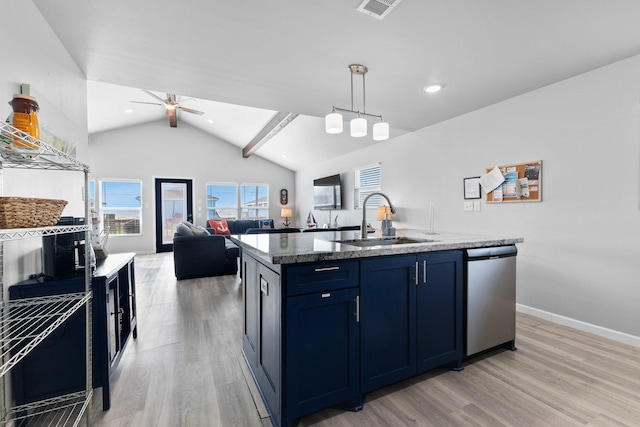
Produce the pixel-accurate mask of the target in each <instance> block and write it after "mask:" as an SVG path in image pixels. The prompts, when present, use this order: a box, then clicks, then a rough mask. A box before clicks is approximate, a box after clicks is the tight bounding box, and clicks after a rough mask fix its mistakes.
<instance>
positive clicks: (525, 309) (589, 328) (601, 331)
mask: <svg viewBox="0 0 640 427" xmlns="http://www.w3.org/2000/svg"><path fill="white" fill-rule="evenodd" d="M516 310H517V311H519V312H521V313H525V314H530V315H532V316H536V317H540V318H541V319H544V320H548V321H550V322H553V323H558V324H560V325H564V326H568V327H570V328H574V329H577V330H579V331H584V332H589V333H591V334H594V335H598V336H601V337H604V338H609V339H612V340H614V341H618V342H621V343H624V344H629V345H632V346H634V347H639V348H640V337H637V336H634V335H630V334H627V333H624V332H619V331H614V330H613V329H607V328H603V327H602V326H597V325H593V324H591V323H586V322H582V321H580V320H576V319H572V318H570V317H565V316H561V315H559V314H554V313H550V312H548V311H544V310H539V309H537V308H533V307H529V306H526V305H522V304H516Z"/></svg>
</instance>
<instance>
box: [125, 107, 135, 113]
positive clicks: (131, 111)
mask: <svg viewBox="0 0 640 427" xmlns="http://www.w3.org/2000/svg"><path fill="white" fill-rule="evenodd" d="M124 112H125V113H127V114H131V113H133V110H132V109H131V108H129V109H128V110H124Z"/></svg>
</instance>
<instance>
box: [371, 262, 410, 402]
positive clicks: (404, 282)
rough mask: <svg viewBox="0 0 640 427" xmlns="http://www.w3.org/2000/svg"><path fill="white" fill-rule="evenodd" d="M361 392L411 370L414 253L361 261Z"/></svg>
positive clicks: (398, 378)
mask: <svg viewBox="0 0 640 427" xmlns="http://www.w3.org/2000/svg"><path fill="white" fill-rule="evenodd" d="M360 277H361V282H360V336H361V345H362V350H361V351H362V354H361V361H362V362H361V363H362V365H361V375H362V378H361V384H362V392H363V393H366V392H368V391H371V390H374V389H377V388H380V387H384V386H385V385H388V384H391V383H394V382H396V381H400V380H403V379H405V378H409V377H411V376H413V375H415V373H416V347H415V342H416V340H415V333H416V314H415V295H416V288H417V286H416V280H417V279H416V257H415V256H414V255H406V256H404V255H403V256H392V257H384V258H375V259H363V260H362V261H361V262H360Z"/></svg>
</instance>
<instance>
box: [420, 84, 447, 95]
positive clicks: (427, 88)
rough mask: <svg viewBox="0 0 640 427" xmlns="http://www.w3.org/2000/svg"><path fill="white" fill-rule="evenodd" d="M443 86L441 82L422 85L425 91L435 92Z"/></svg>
mask: <svg viewBox="0 0 640 427" xmlns="http://www.w3.org/2000/svg"><path fill="white" fill-rule="evenodd" d="M443 87H444V85H443V84H442V83H431V84H428V85H426V86H425V87H424V91H425V92H427V93H436V92H440V90H441V89H442V88H443Z"/></svg>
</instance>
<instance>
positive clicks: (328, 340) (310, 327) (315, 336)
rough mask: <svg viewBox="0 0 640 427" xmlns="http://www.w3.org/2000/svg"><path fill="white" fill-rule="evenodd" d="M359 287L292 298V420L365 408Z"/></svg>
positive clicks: (289, 309)
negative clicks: (333, 410)
mask: <svg viewBox="0 0 640 427" xmlns="http://www.w3.org/2000/svg"><path fill="white" fill-rule="evenodd" d="M357 299H358V288H351V289H341V290H335V291H327V292H322V293H315V294H309V295H303V296H296V297H290V298H287V301H286V304H287V311H286V319H287V334H286V337H287V338H286V343H287V346H286V372H287V378H286V382H285V383H286V402H287V404H286V410H287V418H296V417H302V416H304V415H307V414H310V413H312V412H315V411H318V410H321V409H324V408H327V407H330V406H333V405H337V404H341V403H343V405H345V406H346V405H354V403H350V402H353V401H354V400H355V401H356V402H355V405H354V406H355V408H352V409H359V407H360V406H361V405H360V403H359V402H360V372H359V359H360V339H359V328H358V323H357V320H358V319H357V314H358V313H357V305H356V304H357Z"/></svg>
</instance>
